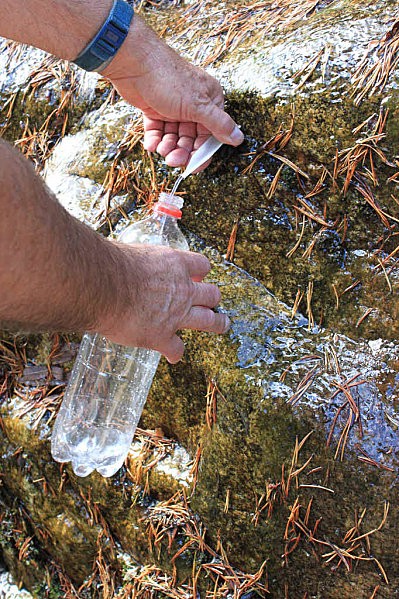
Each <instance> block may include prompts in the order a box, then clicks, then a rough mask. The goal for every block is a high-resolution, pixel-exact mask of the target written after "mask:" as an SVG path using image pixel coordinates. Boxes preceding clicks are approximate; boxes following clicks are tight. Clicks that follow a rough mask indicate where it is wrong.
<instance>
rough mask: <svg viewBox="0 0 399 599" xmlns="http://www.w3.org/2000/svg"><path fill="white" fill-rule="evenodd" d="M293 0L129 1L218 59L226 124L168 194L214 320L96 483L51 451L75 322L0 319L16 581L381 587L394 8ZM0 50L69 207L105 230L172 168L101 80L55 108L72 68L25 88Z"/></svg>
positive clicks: (392, 276)
mask: <svg viewBox="0 0 399 599" xmlns="http://www.w3.org/2000/svg"><path fill="white" fill-rule="evenodd" d="M311 4H312V5H313V9H312V8H311V6H310V3H309V6H307V3H301V5H299V4H298V5H296V4H295V3H285V2H283V1H282V2H281V3H280V4H279V5H278V8H279V11H280V12H279V13H278V14H274V13H273V6H272V5H271V4H270V5H269V4H268V3H257V4H256V5H254V6H252V12H251V7H249V5H248V3H229V2H227V3H225V4H223V6H222V5H219V4H217V3H214V2H203V3H202V5H201V6H199V3H196V2H194V3H190V4H188V5H180V3H174V2H172V3H158V4H156V5H154V4H151V5H149V6H148V7H147V9H146V10H147V13H146V14H147V18H149V19H150V20H151V22H153V23H154V25H156V26H157V28H158V29H162V28H163V27H166V29H165V33H166V35H167V36H168V38H169V39H170V40H171V41H172V43H173V44H174V45H175V47H177V48H178V49H179V50H181V51H183V52H185V53H186V54H187V55H189V56H195V59H196V60H197V62H198V63H202V64H209V65H210V67H211V68H212V70H214V71H215V72H216V73H217V74H218V75H219V76H221V77H222V80H223V82H224V83H225V85H226V87H227V88H228V90H229V93H228V97H227V103H228V107H229V111H230V112H231V114H232V115H233V116H234V118H235V119H236V120H237V121H238V122H240V124H241V125H242V128H243V131H244V132H245V134H246V140H245V142H244V144H243V146H241V147H240V148H238V149H232V148H227V147H223V148H222V149H221V150H220V152H219V153H218V154H217V156H216V157H215V159H214V161H213V163H212V164H211V166H210V167H208V168H207V169H206V171H204V172H203V173H201V174H199V175H196V176H195V177H191V178H189V179H188V180H187V181H186V182H185V183H184V188H183V187H182V188H181V189H182V192H184V197H185V208H184V215H183V219H182V226H183V227H184V228H185V232H186V233H187V234H188V235H189V237H190V240H191V247H192V248H193V249H197V250H199V251H202V252H204V253H206V254H207V255H208V256H209V257H210V258H211V260H212V263H213V270H212V272H211V277H210V278H211V279H213V280H215V281H217V282H218V283H219V284H220V287H221V290H222V296H223V300H222V303H221V307H220V309H221V310H223V311H226V312H227V313H228V314H229V316H230V317H231V319H232V328H231V330H230V332H229V333H228V334H227V335H226V336H224V337H222V338H220V337H213V336H209V335H205V334H200V333H197V332H196V333H189V332H185V333H184V339H185V341H186V344H187V351H186V355H185V358H184V360H183V361H182V362H181V363H179V364H178V365H175V366H170V365H167V364H166V362H164V361H162V362H161V365H160V367H159V370H158V373H157V376H156V379H155V381H154V385H153V388H152V390H151V393H150V396H149V398H148V401H147V404H146V406H145V409H144V412H143V417H142V421H141V426H142V429H140V431H139V434H138V435H137V438H136V440H135V442H134V444H133V445H132V450H131V453H130V455H129V458H128V460H127V462H126V466H125V467H124V468H123V469H122V470H121V471H120V472H119V473H118V474H117V475H116V476H115V477H113V478H112V479H109V480H105V479H102V478H101V477H100V476H98V475H93V476H90V477H88V478H87V479H78V478H77V477H75V476H74V475H73V473H72V472H71V471H70V470H69V467H68V466H63V467H60V466H59V465H58V464H55V463H54V462H53V461H52V460H51V457H50V454H49V437H50V435H51V427H52V422H53V419H54V416H55V412H56V410H57V407H58V405H59V403H60V401H61V400H62V393H63V391H64V388H65V384H66V382H67V379H68V375H69V372H70V368H71V364H72V362H73V357H74V354H75V352H76V347H77V343H78V341H79V340H78V339H75V338H68V337H65V336H64V337H59V336H44V337H32V338H26V337H16V338H13V337H11V336H10V335H8V334H6V333H4V335H3V340H2V342H1V346H0V349H1V355H0V375H1V377H2V380H1V381H0V385H1V386H0V397H1V400H2V404H1V416H2V433H1V436H0V449H1V453H2V486H1V487H0V510H1V519H2V532H1V536H0V547H1V551H2V555H3V559H4V561H5V563H6V564H7V566H8V568H9V569H10V570H11V571H12V572H13V575H14V577H15V580H16V581H23V583H24V585H25V586H26V587H27V588H29V590H31V592H32V594H33V596H35V597H39V598H41V597H58V596H74V595H73V594H72V592H76V593H77V596H79V597H82V598H85V597H89V596H90V597H107V596H108V597H113V596H115V597H116V596H118V597H121V598H122V599H123V598H124V597H125V598H128V597H131V596H137V595H138V596H140V593H143V592H145V591H146V592H147V593H153V596H158V595H159V596H163V595H166V596H182V595H183V594H186V596H187V595H188V596H193V595H194V594H196V592H197V591H198V592H200V596H202V595H203V594H204V593H205V591H206V590H208V592H211V591H212V592H213V591H214V590H215V589H216V591H215V592H216V596H218V594H219V596H227V595H229V593H230V594H231V595H233V594H234V593H235V594H236V595H235V596H240V597H241V596H243V597H249V596H269V595H268V594H267V589H268V590H269V592H270V596H271V597H277V598H280V597H281V598H285V597H290V598H291V597H292V598H294V597H295V598H296V597H320V598H323V599H324V598H329V599H330V598H331V599H334V598H335V597H340V598H344V597H353V596H355V597H359V598H361V597H364V598H367V599H368V598H371V597H394V596H396V593H397V589H398V588H399V570H398V563H399V547H398V538H399V537H398V531H399V526H398V514H399V512H398V508H397V504H398V502H397V497H398V487H397V472H398V458H399V453H398V452H399V445H398V427H399V413H398V396H399V377H398V374H397V373H398V364H399V348H398V345H397V342H396V339H397V333H398V318H397V315H398V302H397V284H398V271H397V214H398V211H397V204H398V202H397V170H398V166H399V164H398V162H397V139H398V131H397V124H396V123H397V112H398V102H397V92H396V87H397V83H396V82H397V71H395V70H392V71H391V72H389V73H388V75H387V77H386V85H385V84H384V85H383V84H382V83H381V85H374V84H372V83H370V77H369V76H366V74H367V72H368V71H367V69H371V71H370V72H372V73H374V74H377V73H382V72H383V68H384V65H383V63H382V62H381V61H382V58H381V56H382V54H383V51H385V54H384V55H385V56H389V55H391V56H392V57H394V56H395V50H394V46H393V43H394V42H395V40H396V34H397V30H396V27H395V23H396V20H395V19H396V13H397V10H398V6H397V3H396V2H385V3H378V2H377V3H373V4H372V3H370V2H368V1H366V0H362V1H358V2H343V1H341V2H338V1H337V2H336V1H332V2H322V3H317V4H316V6H315V5H314V3H311ZM199 8H200V9H201V15H200V18H199V17H198V16H195V15H196V14H197V13H196V12H195V11H196V10H197V9H199ZM275 8H276V7H275ZM305 9H306V10H305ZM272 17H273V18H275V21H274V22H273V23H274V24H272V20H273V19H272ZM245 19H247V20H245ZM251 19H252V21H251ZM240 23H241V25H240ZM245 23H247V29H246V28H245V26H244V25H245ZM251 23H252V24H254V23H257V29H256V31H254V32H252V33H251V31H252V30H251V27H250V24H251ZM189 25H190V28H188V27H189ZM218 28H219V29H218ZM217 31H218V32H219V33H218V34H217V35H216V34H215V32H217ZM229 31H230V33H229ZM199 40H202V43H201V45H200V46H198V43H199ZM205 41H206V43H205ZM396 41H397V40H396ZM390 52H391V54H389V53H390ZM5 55H6V53H3V54H2V55H0V56H1V57H2V60H3V59H4V57H5ZM28 56H29V57H30V58H29V60H33V59H34V55H31V54H30V53H29V54H28ZM13 60H14V61H15V62H14V63H13V64H14V66H13V67H12V68H10V75H11V77H10V78H9V79H8V81H7V84H3V85H2V87H1V94H2V96H1V97H2V99H4V103H3V106H4V108H3V109H2V111H1V113H0V114H1V119H0V122H1V123H2V127H3V129H2V132H3V135H4V136H5V137H6V138H8V139H10V140H17V139H20V138H21V135H22V134H23V132H24V129H25V123H26V119H27V118H29V119H30V123H31V131H34V132H35V135H36V137H35V135H34V136H33V142H32V139H30V140H25V141H24V142H23V143H22V144H20V147H21V149H22V150H23V151H25V153H26V154H27V155H28V156H29V157H30V158H31V159H32V160H34V162H35V163H36V164H37V166H38V168H39V169H40V170H43V171H44V175H45V177H46V180H47V182H48V184H49V185H50V187H51V188H52V189H54V191H55V192H56V193H58V195H59V196H60V199H61V201H63V203H64V204H65V205H67V207H68V209H69V210H70V211H71V212H72V213H74V214H75V215H76V216H78V217H79V218H81V219H82V220H85V221H86V222H88V223H89V224H90V225H91V226H93V227H95V228H97V230H99V231H100V232H101V233H102V234H109V233H110V231H111V230H112V233H113V234H115V233H117V232H118V230H119V229H120V228H122V227H123V226H124V225H125V224H126V222H127V220H126V213H127V216H128V218H137V217H139V216H140V215H141V214H143V212H144V211H145V210H146V209H147V207H148V205H149V204H150V203H151V201H152V199H153V198H154V196H155V195H156V191H157V189H158V188H164V187H165V186H166V187H167V186H169V187H170V186H171V185H170V184H171V182H172V181H173V179H174V177H175V175H176V173H175V172H174V171H171V170H170V169H167V168H166V167H165V166H164V164H163V162H162V160H160V159H159V158H157V157H154V158H151V157H149V156H148V155H147V154H146V153H145V152H144V151H143V150H142V148H141V145H140V133H141V129H140V122H139V118H138V115H137V113H136V112H135V111H134V110H132V109H131V108H129V107H127V106H126V105H125V104H124V103H123V102H122V101H120V100H118V99H117V98H115V97H114V96H113V95H112V93H111V92H110V90H109V89H108V88H107V87H106V86H105V84H104V83H103V82H101V80H97V78H92V79H90V81H89V82H88V85H87V86H86V83H87V82H80V84H79V82H77V83H76V87H75V88H74V89H75V90H76V91H75V92H74V94H73V102H72V103H71V104H69V105H68V106H69V107H68V109H67V110H66V109H63V110H62V111H60V112H58V114H57V111H55V112H54V110H55V109H56V107H57V106H58V103H59V102H60V98H61V97H62V95H63V90H64V89H66V86H67V82H69V84H70V82H71V80H72V81H75V79H74V75H73V71H72V72H70V71H68V69H67V66H65V65H64V66H62V67H59V68H60V71H59V77H58V78H57V80H56V81H54V80H51V79H50V80H49V81H48V82H46V85H45V86H41V85H39V86H36V87H35V86H34V85H32V81H31V78H30V76H29V74H28V73H27V71H26V69H22V67H19V66H18V67H17V65H19V63H20V62H21V60H20V57H18V55H14V58H13ZM24 60H25V59H24ZM35 60H36V59H35ZM18 61H19V62H18ZM362 61H363V62H362ZM25 64H27V63H26V60H25ZM14 67H15V68H14ZM57 68H58V67H57ZM386 68H387V65H385V69H386ZM65 69H67V70H65ZM378 69H379V70H378ZM377 79H378V78H377ZM368 84H369V87H367V85H368ZM74 85H75V84H74ZM23 88H26V89H28V90H30V93H29V94H25V96H24V95H23V94H21V93H20V91H19V90H21V89H23ZM79 89H83V92H82V94H80V95H79V93H78V90H79ZM365 89H366V91H367V93H363V90H365ZM13 94H16V95H15V98H14V96H13ZM368 95H370V96H371V97H368ZM13 98H14V99H13ZM49 100H51V101H49ZM104 102H105V104H104ZM10 105H12V107H13V108H14V110H15V113H14V114H12V111H11V113H10ZM67 114H68V118H66V115H67ZM46 119H47V122H48V123H50V125H51V126H50V127H49V128H48V129H47V130H46V134H45V135H44V133H43V129H41V127H42V125H43V123H44V122H46ZM48 119H49V120H48ZM62 133H63V134H64V135H62ZM23 137H24V136H23ZM25 137H26V136H25ZM25 137H24V139H25ZM43 141H46V143H45V144H44V145H43ZM39 142H40V143H39ZM43 148H45V149H44V150H43ZM111 175H112V176H111ZM72 195H73V197H74V202H73V203H71V196H72ZM225 257H227V259H225ZM68 585H69V586H68ZM68 589H69V590H68ZM71 589H72V590H71ZM73 589H74V591H73ZM171 589H173V591H172V590H171ZM68 592H69V593H70V595H68V594H67V595H65V593H68ZM172 592H174V593H175V595H173V594H171V593H172ZM51 593H53V594H51ZM57 593H58V594H57ZM176 593H181V595H176ZM75 596H76V595H75ZM204 596H205V595H204Z"/></svg>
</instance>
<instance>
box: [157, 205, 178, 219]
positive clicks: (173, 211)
mask: <svg viewBox="0 0 399 599" xmlns="http://www.w3.org/2000/svg"><path fill="white" fill-rule="evenodd" d="M153 212H155V214H167V215H168V216H172V217H173V218H176V219H180V218H181V216H182V211H181V210H179V208H177V207H176V206H172V205H171V204H164V203H163V202H157V203H156V204H154V206H153Z"/></svg>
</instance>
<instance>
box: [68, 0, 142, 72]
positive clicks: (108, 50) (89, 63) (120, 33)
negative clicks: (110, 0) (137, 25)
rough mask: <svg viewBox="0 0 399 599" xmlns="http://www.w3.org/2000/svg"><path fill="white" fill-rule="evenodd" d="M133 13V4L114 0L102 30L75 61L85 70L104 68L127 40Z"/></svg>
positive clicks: (122, 0) (123, 0)
mask: <svg viewBox="0 0 399 599" xmlns="http://www.w3.org/2000/svg"><path fill="white" fill-rule="evenodd" d="M133 14H134V11H133V6H132V5H131V4H129V3H128V2H126V0H114V4H113V6H112V8H111V12H110V13H109V15H108V18H107V20H106V21H105V23H104V24H103V26H102V27H101V29H100V31H99V32H98V33H97V35H96V36H95V37H94V38H93V39H92V40H91V42H90V43H89V44H88V45H87V46H86V48H84V50H82V52H81V53H80V54H79V56H77V58H75V60H74V61H73V62H74V63H75V64H77V65H78V66H79V67H81V68H82V69H85V71H101V70H102V69H104V68H105V67H106V66H107V65H108V64H109V63H110V62H111V60H112V59H113V58H114V56H115V54H116V53H117V52H118V50H119V48H120V47H121V45H122V44H123V42H124V41H125V39H126V36H127V34H128V31H129V28H130V24H131V22H132V18H133Z"/></svg>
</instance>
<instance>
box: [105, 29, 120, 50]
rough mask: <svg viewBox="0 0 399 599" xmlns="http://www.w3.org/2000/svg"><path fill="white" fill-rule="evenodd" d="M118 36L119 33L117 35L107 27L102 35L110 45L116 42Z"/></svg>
mask: <svg viewBox="0 0 399 599" xmlns="http://www.w3.org/2000/svg"><path fill="white" fill-rule="evenodd" d="M119 38H120V35H117V34H116V33H115V31H112V29H108V31H107V32H106V33H105V35H104V40H105V41H107V42H108V43H110V44H112V46H114V45H115V44H116V43H117V42H118V40H119Z"/></svg>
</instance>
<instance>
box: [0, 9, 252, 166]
mask: <svg viewBox="0 0 399 599" xmlns="http://www.w3.org/2000/svg"><path fill="white" fill-rule="evenodd" d="M111 5H112V0H23V1H22V0H19V1H16V0H1V1H0V35H2V36H4V37H9V38H11V39H14V40H17V41H20V42H25V43H28V44H32V45H34V46H36V47H39V48H42V49H44V50H47V51H48V52H51V53H53V54H54V55H56V56H59V57H61V58H65V59H68V60H73V59H74V58H76V56H77V55H78V54H79V53H80V52H81V51H82V49H83V48H85V47H86V45H87V44H88V42H89V41H90V40H91V39H92V38H93V37H94V35H95V34H96V33H97V31H98V30H99V29H100V27H101V26H102V24H103V22H104V21H105V19H106V17H107V15H108V13H109V11H110V8H111ZM103 75H104V76H105V77H107V78H109V79H110V81H111V82H112V83H113V85H114V86H115V87H116V89H117V90H118V91H119V93H120V94H121V95H122V96H123V97H124V98H125V99H126V100H127V101H128V102H130V103H131V104H133V105H134V106H136V107H137V108H140V109H141V110H142V111H143V115H144V145H145V147H146V149H148V150H150V151H155V150H156V151H157V152H159V153H160V154H161V155H162V156H165V157H166V162H167V164H169V165H170V166H182V165H184V164H186V163H187V161H188V159H189V158H190V155H191V153H192V152H193V150H195V149H196V148H198V147H199V146H200V145H201V144H202V143H203V142H204V141H205V139H206V138H207V137H208V136H209V135H210V134H211V133H212V134H213V135H215V137H217V138H218V139H219V140H220V141H222V142H223V143H227V144H231V145H234V146H236V145H239V144H240V143H241V142H242V140H243V134H242V133H241V131H240V130H239V128H238V127H237V125H236V123H235V122H234V121H233V119H232V118H231V117H230V116H229V115H228V114H227V113H226V112H225V111H224V108H223V106H224V94H223V91H222V88H221V86H220V84H219V83H218V81H217V80H216V79H215V78H214V77H211V76H210V75H208V74H207V73H206V72H205V71H204V70H202V69H199V68H197V67H195V66H193V65H192V64H190V63H189V62H188V61H186V60H185V59H183V58H182V57H181V56H179V55H178V54H177V53H176V52H175V51H174V50H173V49H172V48H170V47H169V46H168V45H167V44H166V43H165V42H163V41H162V40H161V39H160V38H159V37H158V36H157V35H156V34H155V33H154V32H153V30H152V29H151V28H150V27H148V25H146V23H145V22H144V21H143V19H141V18H140V17H139V16H138V15H135V16H134V18H133V21H132V25H131V27H130V30H129V33H128V36H127V38H126V40H125V42H124V43H123V44H122V47H121V48H120V50H119V51H118V52H117V54H116V56H115V58H114V59H113V60H112V61H111V63H110V64H109V65H108V66H107V67H106V68H105V69H104V71H103Z"/></svg>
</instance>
